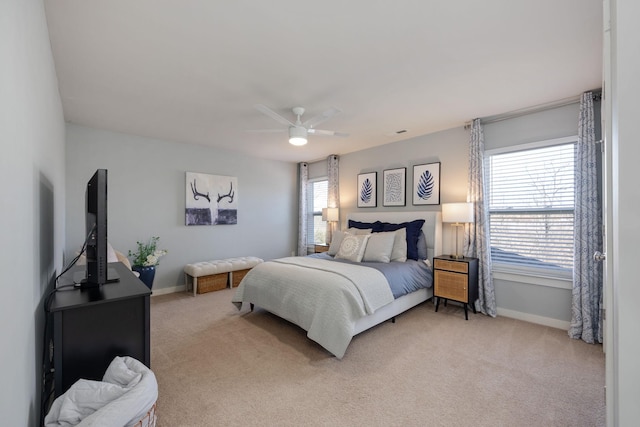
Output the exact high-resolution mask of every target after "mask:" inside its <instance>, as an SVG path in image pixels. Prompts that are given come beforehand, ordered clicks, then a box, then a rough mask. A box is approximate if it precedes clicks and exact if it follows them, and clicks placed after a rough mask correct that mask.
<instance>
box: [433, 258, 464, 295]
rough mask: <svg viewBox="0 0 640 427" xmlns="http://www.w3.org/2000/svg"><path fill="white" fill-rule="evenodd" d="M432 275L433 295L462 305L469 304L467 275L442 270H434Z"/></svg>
mask: <svg viewBox="0 0 640 427" xmlns="http://www.w3.org/2000/svg"><path fill="white" fill-rule="evenodd" d="M436 261H438V260H436ZM456 264H457V263H456ZM433 274H434V276H435V280H434V283H435V285H434V286H435V287H434V290H433V292H434V295H436V296H438V297H441V298H445V299H452V300H455V301H460V302H463V303H467V302H469V294H468V292H467V286H468V285H467V283H468V276H467V275H465V274H460V273H452V272H450V271H442V270H435V271H434V272H433Z"/></svg>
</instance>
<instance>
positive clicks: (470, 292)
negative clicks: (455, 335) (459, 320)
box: [433, 255, 478, 320]
mask: <svg viewBox="0 0 640 427" xmlns="http://www.w3.org/2000/svg"><path fill="white" fill-rule="evenodd" d="M433 296H434V298H436V311H438V306H439V305H440V298H444V304H445V305H447V300H453V301H458V302H461V303H462V304H464V318H465V320H469V315H468V312H467V306H468V305H469V304H471V307H472V308H473V312H474V313H475V312H476V307H475V301H476V299H478V258H459V259H456V258H451V257H449V256H446V255H442V256H437V257H435V258H433Z"/></svg>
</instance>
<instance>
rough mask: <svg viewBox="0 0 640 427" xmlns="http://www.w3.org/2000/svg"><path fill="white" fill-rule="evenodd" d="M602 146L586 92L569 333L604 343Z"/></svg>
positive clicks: (577, 158) (580, 126) (590, 97)
mask: <svg viewBox="0 0 640 427" xmlns="http://www.w3.org/2000/svg"><path fill="white" fill-rule="evenodd" d="M599 149H600V148H599V146H598V143H597V142H596V136H595V125H594V112H593V94H592V93H591V92H586V93H584V94H582V98H581V99H580V117H579V122H578V144H577V145H576V152H575V153H576V154H575V210H574V222H573V226H574V245H573V246H574V249H573V302H572V307H571V312H572V313H571V327H570V328H569V336H570V337H571V338H575V339H582V340H583V341H585V342H588V343H592V344H593V343H595V342H599V343H602V307H603V305H602V286H603V278H602V263H601V262H598V261H595V260H594V259H593V253H594V252H595V251H599V250H601V249H602V233H601V230H602V200H601V198H600V194H599V192H598V177H599V175H600V172H599V169H598V167H597V165H598V156H599Z"/></svg>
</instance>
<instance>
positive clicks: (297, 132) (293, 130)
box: [252, 104, 349, 145]
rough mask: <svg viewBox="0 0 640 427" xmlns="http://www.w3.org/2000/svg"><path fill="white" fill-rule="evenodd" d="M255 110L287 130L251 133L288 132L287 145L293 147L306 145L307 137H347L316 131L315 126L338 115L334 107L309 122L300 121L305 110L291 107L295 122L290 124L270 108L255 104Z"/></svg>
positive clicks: (341, 133)
mask: <svg viewBox="0 0 640 427" xmlns="http://www.w3.org/2000/svg"><path fill="white" fill-rule="evenodd" d="M254 107H255V109H256V110H258V111H260V112H261V113H263V114H265V115H267V116H269V117H271V118H272V119H274V120H275V121H277V122H278V123H280V124H283V125H285V126H287V129H261V130H254V131H252V132H284V131H288V132H289V143H290V144H293V145H305V144H306V143H307V136H308V135H324V136H341V137H345V136H349V134H348V133H344V132H336V131H333V130H322V129H316V128H315V126H317V125H319V124H320V123H322V122H324V121H325V120H329V119H330V118H331V117H333V116H335V115H337V114H340V113H341V111H340V110H338V109H337V108H335V107H331V108H329V109H328V110H326V111H325V112H323V113H322V114H319V115H317V116H315V117H312V118H310V119H309V120H305V121H304V122H303V121H302V118H301V117H302V115H303V114H304V111H305V109H304V108H303V107H293V108H292V109H291V111H292V112H293V114H294V115H295V116H296V121H295V122H292V121H291V120H289V119H287V118H285V117H282V116H281V115H280V114H278V113H276V112H275V111H273V110H272V109H271V108H269V107H267V106H266V105H262V104H256V105H254Z"/></svg>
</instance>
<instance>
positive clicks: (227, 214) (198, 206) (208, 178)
mask: <svg viewBox="0 0 640 427" xmlns="http://www.w3.org/2000/svg"><path fill="white" fill-rule="evenodd" d="M186 182H187V185H186V205H185V222H186V225H216V224H237V223H238V178H236V177H234V176H222V175H209V174H205V173H196V172H187V173H186Z"/></svg>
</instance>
